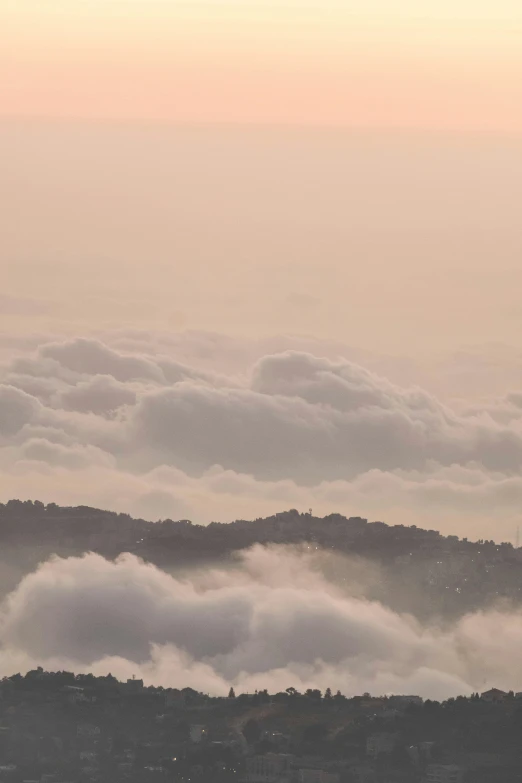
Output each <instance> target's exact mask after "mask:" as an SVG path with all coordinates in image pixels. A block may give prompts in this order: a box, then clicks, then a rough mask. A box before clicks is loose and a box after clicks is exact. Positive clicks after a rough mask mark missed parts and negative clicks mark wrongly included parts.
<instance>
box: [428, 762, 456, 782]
mask: <svg viewBox="0 0 522 783" xmlns="http://www.w3.org/2000/svg"><path fill="white" fill-rule="evenodd" d="M426 783H462V768H461V767H458V766H457V765H456V764H430V765H429V766H428V767H427V768H426Z"/></svg>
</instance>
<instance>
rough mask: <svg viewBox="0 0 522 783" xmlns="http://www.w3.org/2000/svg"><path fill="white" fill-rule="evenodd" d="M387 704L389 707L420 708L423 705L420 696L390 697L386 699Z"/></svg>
mask: <svg viewBox="0 0 522 783" xmlns="http://www.w3.org/2000/svg"><path fill="white" fill-rule="evenodd" d="M388 704H389V706H390V707H407V706H408V705H409V704H415V706H417V707H420V706H421V705H422V704H423V699H422V696H413V695H410V696H402V695H397V696H390V698H389V699H388Z"/></svg>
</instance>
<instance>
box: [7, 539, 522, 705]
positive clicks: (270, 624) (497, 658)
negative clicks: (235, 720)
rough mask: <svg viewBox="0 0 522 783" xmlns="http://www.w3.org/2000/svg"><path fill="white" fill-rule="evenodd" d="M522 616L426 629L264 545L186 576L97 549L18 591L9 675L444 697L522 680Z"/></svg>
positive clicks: (10, 605) (303, 559)
mask: <svg viewBox="0 0 522 783" xmlns="http://www.w3.org/2000/svg"><path fill="white" fill-rule="evenodd" d="M347 567H349V563H348V564H347ZM519 620H520V618H519V616H518V615H517V616H516V617H515V616H510V617H508V616H507V615H503V614H502V613H500V612H494V611H492V612H488V613H478V614H475V615H470V616H467V617H465V618H463V619H462V620H460V621H459V622H457V623H455V624H454V626H453V627H450V628H447V629H445V630H444V631H441V630H439V629H436V628H433V627H423V626H421V625H420V624H419V623H418V622H416V621H414V620H413V619H412V618H411V617H408V616H402V615H398V614H396V613H394V612H392V611H391V610H389V609H387V608H385V607H383V606H382V605H380V604H378V603H375V602H369V601H366V600H364V599H361V598H357V597H354V596H353V595H351V594H350V593H349V592H346V591H341V590H340V589H339V588H337V587H335V586H334V585H332V584H330V583H328V582H327V581H325V579H324V577H323V576H322V575H321V572H320V571H319V570H318V569H317V568H316V567H315V565H314V558H313V557H312V556H306V555H303V553H302V552H297V551H295V550H288V549H285V550H283V551H281V550H280V549H279V550H274V549H268V550H267V549H264V548H262V547H255V548H254V549H253V550H250V551H249V552H247V553H245V554H244V555H243V559H242V561H241V562H240V563H239V564H238V568H237V569H232V570H228V571H220V570H214V571H210V572H209V571H206V572H205V573H203V574H201V573H199V572H197V571H196V572H192V573H189V574H184V576H183V579H181V578H180V579H178V578H176V577H174V576H171V575H168V574H166V573H165V572H163V571H160V570H158V569H157V568H155V567H154V566H151V565H146V564H144V563H142V562H141V561H139V560H138V559H136V558H135V557H134V556H132V555H125V556H122V557H120V558H119V559H118V560H117V561H116V562H115V563H113V562H109V561H107V560H104V559H103V558H102V557H100V556H98V555H93V554H89V555H85V556H84V557H82V558H69V559H57V558H55V559H53V560H51V561H49V562H47V563H45V564H43V565H42V566H40V568H39V569H38V570H37V571H36V572H35V573H33V574H30V575H28V576H26V577H25V578H24V579H23V580H22V582H21V583H20V585H19V586H18V587H17V588H16V590H15V591H14V592H13V593H12V594H11V595H10V596H9V597H8V599H7V600H6V602H5V603H4V606H3V612H2V639H3V644H4V651H3V661H2V672H1V673H2V674H8V673H11V670H12V667H13V665H14V662H16V661H20V662H23V665H24V666H25V667H26V668H28V667H29V666H30V665H31V662H38V663H41V664H44V665H46V666H53V665H56V662H58V661H59V662H61V664H62V665H66V666H67V667H68V668H77V669H80V668H81V669H84V668H89V669H91V670H93V671H95V672H100V673H101V672H107V671H112V673H113V674H116V675H119V676H120V677H126V676H130V674H131V673H137V672H141V674H142V675H143V676H144V677H145V678H146V679H147V681H149V682H155V683H157V684H164V685H173V684H183V685H185V686H186V685H192V686H193V687H197V688H198V689H201V690H208V691H211V692H213V693H222V694H224V693H226V691H227V689H228V687H229V684H230V683H233V684H234V685H236V686H237V687H238V688H239V689H245V690H247V689H248V690H252V689H253V688H262V687H268V688H269V689H270V690H275V689H282V688H287V687H289V685H293V686H296V687H298V688H306V687H312V686H317V687H320V688H326V687H328V686H330V687H336V688H337V687H339V688H341V690H343V691H344V692H345V693H349V694H350V693H351V694H354V693H361V692H363V691H366V690H369V691H371V692H373V693H382V692H392V691H395V692H397V691H402V692H404V691H408V692H417V693H421V694H422V695H424V696H427V697H432V698H445V697H448V696H451V695H456V694H458V693H466V692H470V691H471V690H474V689H477V688H481V687H482V686H483V685H484V683H485V682H492V681H493V680H494V681H495V682H496V683H497V684H498V685H499V686H501V687H514V686H521V687H522V664H521V663H520V656H519V650H520V642H521V633H522V632H521V630H520V629H521V628H522V624H521V623H520V622H519ZM20 665H22V664H20ZM7 669H9V671H8V670H7Z"/></svg>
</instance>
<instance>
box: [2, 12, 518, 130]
mask: <svg viewBox="0 0 522 783" xmlns="http://www.w3.org/2000/svg"><path fill="white" fill-rule="evenodd" d="M419 8H421V9H422V12H419ZM521 38H522V6H521V4H520V3H519V2H518V0H497V1H496V2H493V0H475V1H474V2H471V0H453V2H450V0H436V1H435V0H424V2H422V3H419V2H418V1H417V2H413V0H365V1H364V2H362V1H361V0H359V1H358V2H354V1H353V0H308V2H297V0H281V2H274V0H241V2H239V1H238V0H206V1H205V2H203V0H190V2H189V1H186V2H178V1H177V0H42V1H41V2H35V0H3V3H2V7H1V9H0V72H1V73H2V78H1V79H0V112H1V113H2V114H3V115H4V116H13V115H14V116H44V117H76V118H77V117H85V118H89V119H91V118H134V119H140V120H156V119H159V120H167V121H180V122H201V121H203V122H207V121H208V122H259V123H279V122H283V123H297V124H333V125H353V126H365V125H370V126H378V127H389V126H399V127H413V128H419V127H421V128H434V129H435V128H458V129H468V130H484V129H487V130H501V131H519V130H522V46H521V45H520V43H521Z"/></svg>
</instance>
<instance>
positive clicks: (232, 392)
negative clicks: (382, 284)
mask: <svg viewBox="0 0 522 783" xmlns="http://www.w3.org/2000/svg"><path fill="white" fill-rule="evenodd" d="M288 342H290V343H291V344H292V346H293V347H292V349H289V350H281V348H284V347H285V345H284V341H281V340H280V341H278V340H276V339H275V338H274V339H273V340H272V341H266V342H265V343H263V342H262V341H259V342H257V343H255V342H254V341H252V342H251V344H249V343H247V342H246V341H244V342H241V341H234V340H230V339H227V338H224V337H220V336H218V335H210V334H204V333H185V334H184V335H183V334H181V335H171V336H166V335H160V336H158V335H153V334H150V333H147V332H138V331H135V332H126V333H123V332H120V333H115V334H112V335H110V336H109V335H106V336H105V338H104V339H101V338H94V337H92V338H88V339H86V338H82V339H67V340H65V339H55V340H49V339H45V338H41V339H40V340H33V341H31V340H29V339H27V340H26V341H25V342H23V341H21V342H20V343H19V344H18V345H17V346H15V348H14V349H13V350H11V352H10V357H9V359H6V360H5V362H4V364H3V366H2V367H1V368H0V467H1V468H2V478H1V479H0V494H1V496H2V498H3V499H7V498H9V497H12V496H18V497H21V498H26V497H33V498H40V499H42V500H44V501H47V502H50V501H54V502H58V503H64V504H76V503H89V504H90V505H99V506H102V507H105V508H110V509H114V510H118V511H128V512H130V513H135V514H139V515H142V516H144V517H147V518H152V519H156V518H160V517H161V518H163V517H168V516H171V517H178V516H180V515H181V516H190V517H192V518H193V519H194V520H195V521H200V522H207V521H210V519H218V520H223V521H225V520H229V519H231V518H234V517H246V518H250V517H253V516H259V515H261V514H268V513H272V512H274V511H276V510H281V509H282V508H285V507H287V508H288V507H290V506H294V507H298V508H308V507H310V506H312V507H313V508H314V510H317V511H318V513H328V512H330V511H339V510H341V511H342V510H345V511H347V512H349V513H357V514H362V515H368V516H370V517H376V516H378V517H380V518H383V519H385V520H386V521H389V522H410V523H412V522H415V523H417V524H421V525H422V524H429V526H431V527H433V526H435V527H439V528H441V529H443V530H444V529H445V530H447V531H450V530H451V532H460V533H462V534H464V535H471V536H473V535H476V537H479V536H487V537H495V538H512V537H513V531H514V529H515V527H514V525H515V523H514V519H515V518H516V514H517V513H518V508H519V505H520V501H521V499H522V479H521V478H520V468H521V466H522V405H521V404H520V393H519V392H517V390H516V389H514V390H513V389H512V390H510V391H509V392H508V393H506V396H505V397H502V398H491V399H489V400H488V401H487V402H484V403H480V404H479V403H478V402H477V401H476V400H474V401H473V403H472V404H471V403H470V404H468V405H466V404H462V402H461V404H460V405H459V406H458V409H457V408H455V407H450V406H449V405H448V404H447V403H444V402H442V401H441V400H440V399H438V398H437V397H436V396H434V395H433V394H432V393H428V392H427V391H424V390H422V389H421V388H419V387H417V386H401V385H399V384H398V383H397V382H395V381H391V380H388V379H386V378H385V377H383V375H382V374H380V373H378V372H376V371H375V369H367V368H365V367H363V366H362V365H361V364H360V363H358V362H355V361H353V360H348V359H346V358H339V357H336V356H335V347H334V346H331V345H328V346H326V347H325V353H328V356H319V355H317V353H318V352H319V349H320V348H321V344H320V343H315V344H312V343H313V341H308V342H307V341H305V340H294V341H293V342H292V341H287V343H288ZM270 349H272V352H270ZM298 349H299V350H298ZM313 349H314V350H315V351H316V353H315V354H314V353H313V352H312V350H313ZM265 351H267V352H265ZM368 361H369V363H370V364H372V360H370V359H369V360H368ZM373 364H375V362H373ZM493 515H494V522H492V521H491V517H492V516H493ZM450 519H451V523H450V521H449V520H450Z"/></svg>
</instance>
